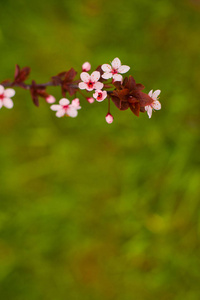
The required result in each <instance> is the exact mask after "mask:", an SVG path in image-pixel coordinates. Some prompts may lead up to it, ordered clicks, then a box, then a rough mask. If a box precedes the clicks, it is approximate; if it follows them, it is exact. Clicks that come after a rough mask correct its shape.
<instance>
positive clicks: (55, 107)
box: [50, 104, 62, 111]
mask: <svg viewBox="0 0 200 300" xmlns="http://www.w3.org/2000/svg"><path fill="white" fill-rule="evenodd" d="M61 107H62V106H61V105H59V104H54V105H51V106H50V109H51V110H53V111H57V110H60V109H61Z"/></svg>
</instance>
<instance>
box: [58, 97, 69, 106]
mask: <svg viewBox="0 0 200 300" xmlns="http://www.w3.org/2000/svg"><path fill="white" fill-rule="evenodd" d="M59 103H60V105H68V104H69V103H70V101H69V100H68V99H66V98H62V99H60V101H59Z"/></svg>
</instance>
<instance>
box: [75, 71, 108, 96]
mask: <svg viewBox="0 0 200 300" xmlns="http://www.w3.org/2000/svg"><path fill="white" fill-rule="evenodd" d="M99 78H100V72H98V71H94V72H93V73H92V74H91V76H90V75H89V74H88V73H86V72H82V73H81V80H82V81H83V82H80V83H79V85H78V86H79V89H81V90H85V89H86V90H87V91H92V90H94V89H95V90H98V89H99V90H101V89H102V88H103V83H101V82H99V81H98V80H99Z"/></svg>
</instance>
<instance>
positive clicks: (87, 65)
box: [82, 61, 91, 72]
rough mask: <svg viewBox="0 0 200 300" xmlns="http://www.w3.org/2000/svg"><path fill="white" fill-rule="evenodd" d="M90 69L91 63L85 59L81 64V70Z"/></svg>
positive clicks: (86, 70)
mask: <svg viewBox="0 0 200 300" xmlns="http://www.w3.org/2000/svg"><path fill="white" fill-rule="evenodd" d="M90 69H91V64H90V63H89V62H88V61H86V62H85V63H84V64H83V65H82V71H83V72H88V71H90Z"/></svg>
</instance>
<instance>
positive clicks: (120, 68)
mask: <svg viewBox="0 0 200 300" xmlns="http://www.w3.org/2000/svg"><path fill="white" fill-rule="evenodd" d="M129 70H130V67H129V66H125V65H124V66H121V67H119V69H118V72H119V73H121V74H124V73H126V72H128V71H129Z"/></svg>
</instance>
